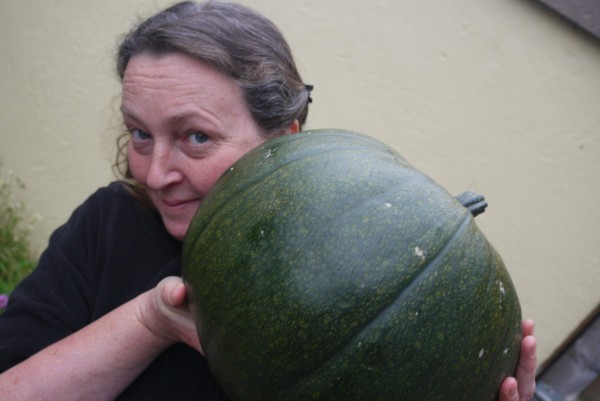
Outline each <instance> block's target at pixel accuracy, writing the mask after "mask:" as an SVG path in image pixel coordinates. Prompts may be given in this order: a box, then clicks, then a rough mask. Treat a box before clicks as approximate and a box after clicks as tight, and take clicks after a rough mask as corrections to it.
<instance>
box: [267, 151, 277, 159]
mask: <svg viewBox="0 0 600 401" xmlns="http://www.w3.org/2000/svg"><path fill="white" fill-rule="evenodd" d="M276 150H277V148H273V149H267V153H266V154H265V159H268V158H269V157H271V156H273V154H274V153H275V151H276Z"/></svg>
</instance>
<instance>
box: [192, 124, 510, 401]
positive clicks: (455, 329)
mask: <svg viewBox="0 0 600 401" xmlns="http://www.w3.org/2000/svg"><path fill="white" fill-rule="evenodd" d="M183 268H184V273H183V277H184V281H185V282H186V285H187V286H188V294H189V301H190V306H191V309H192V313H193V315H194V318H195V320H196V324H197V329H198V335H199V338H200V341H201V343H202V347H203V349H204V352H205V356H206V359H207V361H208V364H209V367H210V369H211V371H212V372H213V374H214V376H215V378H216V379H217V380H218V382H219V383H220V385H221V386H222V388H223V389H224V391H225V392H226V393H227V394H228V395H229V397H230V398H231V399H232V400H234V401H253V400H256V401H286V400H289V401H308V400H326V401H335V400H340V401H353V400H356V401H374V400H382V401H393V400H402V401H437V400H439V401H460V400H469V401H480V400H494V399H497V393H498V389H499V388H500V384H501V382H502V380H503V379H504V378H505V377H506V376H507V375H509V374H511V373H512V372H513V371H514V368H515V365H516V363H517V360H518V357H519V351H520V342H521V326H520V324H521V310H520V306H519V301H518V299H517V295H516V293H515V288H514V287H513V284H512V281H511V279H510V277H509V275H508V272H507V271H506V269H505V267H504V264H503V263H502V260H501V258H500V256H499V255H498V254H497V253H496V251H495V250H494V249H493V248H492V246H491V245H490V244H489V243H488V241H487V240H486V238H485V237H484V236H483V234H482V233H481V232H480V230H479V229H478V228H477V227H476V225H475V224H474V220H473V217H472V216H471V214H470V213H469V211H468V210H467V209H466V208H465V207H463V206H462V205H461V204H460V203H459V202H458V201H457V200H456V199H455V198H454V197H453V196H451V195H450V194H448V193H447V192H446V191H445V190H444V189H442V188H441V187H440V186H438V185H437V184H436V183H434V182H433V181H432V180H431V179H430V178H428V177H426V176H425V175H423V174H422V173H420V172H419V171H417V170H415V169H414V168H412V167H411V166H410V165H409V164H408V163H407V162H406V161H405V160H404V159H403V158H402V157H401V156H400V155H398V154H397V153H396V152H394V151H393V150H391V149H389V148H388V147H386V146H385V145H383V144H382V143H380V142H378V141H376V140H374V139H371V138H368V137H366V136H363V135H360V134H356V133H352V132H347V131H336V130H320V131H308V132H304V133H300V134H296V135H286V136H282V137H279V138H276V139H273V140H271V141H269V142H267V143H265V144H264V145H262V146H259V147H258V148H256V149H254V150H252V151H251V152H249V153H248V154H247V155H246V156H244V157H243V158H242V159H240V160H239V161H238V162H237V163H235V164H234V165H233V166H232V167H231V168H230V169H229V170H228V171H227V172H226V173H225V174H224V175H223V176H222V177H221V179H220V180H219V181H218V183H217V184H216V185H215V187H214V189H213V191H211V193H210V195H209V196H208V197H207V198H206V199H205V200H204V201H203V203H202V206H201V207H200V208H199V210H198V212H197V214H196V216H195V217H194V219H193V221H192V223H191V225H190V228H189V230H188V233H187V236H186V238H185V240H184V249H183Z"/></svg>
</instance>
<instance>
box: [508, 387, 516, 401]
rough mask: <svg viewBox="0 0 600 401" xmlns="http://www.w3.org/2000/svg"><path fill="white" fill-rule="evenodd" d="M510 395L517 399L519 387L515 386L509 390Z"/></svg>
mask: <svg viewBox="0 0 600 401" xmlns="http://www.w3.org/2000/svg"><path fill="white" fill-rule="evenodd" d="M508 396H509V397H510V399H511V400H513V399H515V398H516V397H517V388H516V387H513V388H511V389H510V391H509V392H508Z"/></svg>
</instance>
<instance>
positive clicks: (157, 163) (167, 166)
mask: <svg viewBox="0 0 600 401" xmlns="http://www.w3.org/2000/svg"><path fill="white" fill-rule="evenodd" d="M157 145H158V144H157ZM182 177H183V175H182V173H181V171H180V170H179V167H178V165H177V155H176V152H175V151H174V149H172V148H171V147H170V146H164V145H158V146H155V147H154V151H153V152H152V155H151V158H150V166H149V168H148V174H147V176H146V185H147V186H148V188H150V189H154V190H158V189H162V188H165V187H167V186H169V185H170V184H173V183H176V182H179V181H181V179H182Z"/></svg>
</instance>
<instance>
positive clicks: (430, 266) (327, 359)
mask: <svg viewBox="0 0 600 401" xmlns="http://www.w3.org/2000/svg"><path fill="white" fill-rule="evenodd" d="M472 221H473V218H472V217H471V215H469V214H466V216H465V219H464V220H463V221H462V222H461V223H460V224H459V225H458V227H457V229H456V230H455V231H454V233H453V234H452V235H451V236H450V238H449V239H448V240H447V241H446V244H444V245H443V246H442V247H440V248H439V250H438V252H436V254H435V255H432V257H431V258H430V261H429V262H428V263H427V264H426V265H425V266H423V268H422V269H421V270H420V271H419V273H418V274H417V275H415V276H414V277H413V278H412V280H411V281H410V283H408V285H406V286H404V287H403V288H401V289H400V291H399V292H398V293H397V294H396V295H395V296H394V300H393V301H392V302H390V303H388V304H387V305H384V306H383V307H382V308H381V309H380V310H379V311H377V312H375V313H374V314H373V317H372V319H370V320H369V321H368V322H366V323H365V324H364V325H363V326H361V327H358V328H357V329H356V330H354V331H353V332H352V333H350V335H348V337H347V339H346V340H345V341H343V342H342V344H343V346H341V347H339V348H338V349H336V350H333V352H331V353H329V354H328V355H326V356H324V357H323V364H322V365H321V366H319V367H312V368H311V370H310V371H308V374H306V375H305V376H304V377H295V378H294V379H295V381H296V382H295V383H293V384H292V386H289V387H287V386H286V385H284V386H283V387H285V390H282V391H281V392H280V394H281V393H283V392H285V391H288V389H290V388H293V387H296V386H302V385H303V382H304V381H305V380H310V378H312V377H314V376H319V374H320V373H321V370H322V369H326V367H327V365H330V364H332V363H335V361H336V360H338V359H340V358H342V357H343V356H344V355H345V354H346V353H347V352H348V351H349V350H350V349H351V348H352V347H354V346H355V344H356V343H357V342H358V339H360V338H361V337H363V334H364V333H365V332H368V331H369V330H370V329H371V328H372V327H373V326H376V325H377V324H378V323H379V322H380V321H381V320H382V319H383V318H384V317H385V315H386V314H387V312H388V311H392V310H395V309H396V308H397V305H398V303H400V302H401V301H402V300H403V298H404V295H405V294H407V293H410V292H411V290H412V289H413V288H414V287H416V286H417V285H418V284H419V283H420V282H422V281H423V279H424V278H425V277H426V276H427V273H430V272H431V271H433V270H435V268H436V267H437V266H438V265H439V264H440V262H441V261H442V260H443V259H444V257H445V256H446V255H448V253H449V252H450V250H451V249H452V245H453V244H454V243H456V242H457V241H458V239H459V238H460V237H461V236H462V234H463V233H464V232H465V231H466V230H467V228H468V226H469V225H470V224H471V223H472ZM290 381H291V380H290ZM292 393H293V390H292ZM279 398H280V397H275V398H273V399H274V400H277V399H279Z"/></svg>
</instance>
